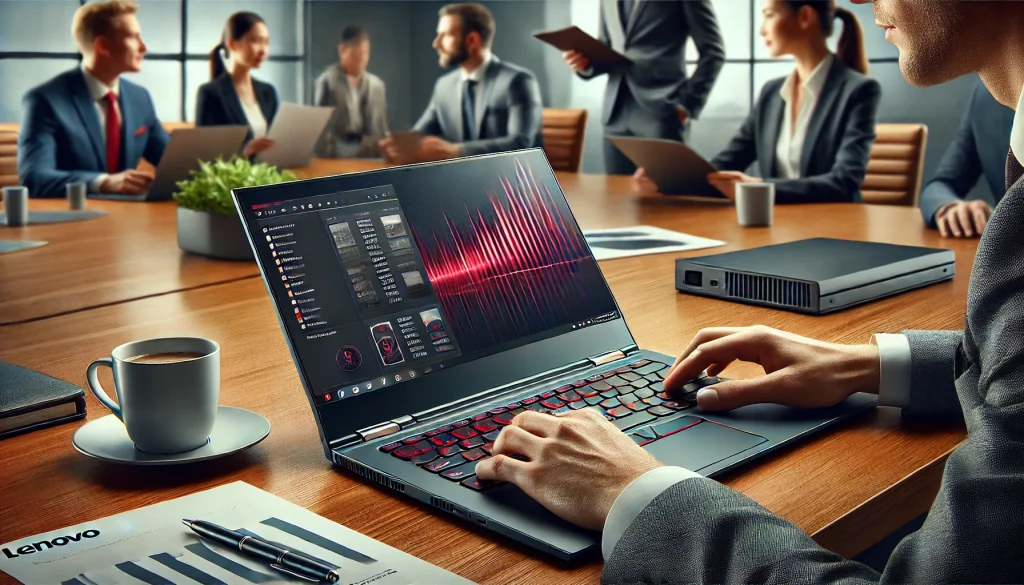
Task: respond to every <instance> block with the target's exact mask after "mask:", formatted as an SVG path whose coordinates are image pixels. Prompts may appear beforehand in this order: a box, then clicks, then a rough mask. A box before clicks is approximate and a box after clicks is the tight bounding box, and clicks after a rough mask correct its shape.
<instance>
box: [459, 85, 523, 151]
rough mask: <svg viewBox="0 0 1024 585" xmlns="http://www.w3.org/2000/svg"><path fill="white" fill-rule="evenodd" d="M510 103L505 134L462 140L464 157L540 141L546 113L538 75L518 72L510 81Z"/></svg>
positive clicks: (513, 148)
mask: <svg viewBox="0 0 1024 585" xmlns="http://www.w3.org/2000/svg"><path fill="white" fill-rule="evenodd" d="M509 102H510V103H509V111H508V130H507V131H506V133H505V136H502V137H501V138H489V139H486V140H473V141H471V142H463V143H462V155H463V156H471V155H474V154H487V153H491V152H506V151H509V150H518V149H521V148H530V147H531V146H533V145H534V144H536V143H537V137H538V136H539V135H540V127H541V117H542V114H543V106H542V104H541V98H540V85H539V84H538V83H537V78H536V77H534V76H533V75H532V74H529V73H519V74H517V75H516V76H515V78H514V79H513V80H512V82H511V83H510V84H509Z"/></svg>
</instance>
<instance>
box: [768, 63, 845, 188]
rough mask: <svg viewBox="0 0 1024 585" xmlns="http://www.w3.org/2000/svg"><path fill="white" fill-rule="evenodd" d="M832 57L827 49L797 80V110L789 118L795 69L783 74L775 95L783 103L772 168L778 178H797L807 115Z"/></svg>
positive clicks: (823, 85) (809, 121)
mask: <svg viewBox="0 0 1024 585" xmlns="http://www.w3.org/2000/svg"><path fill="white" fill-rule="evenodd" d="M834 58H835V57H834V56H833V55H832V54H831V53H830V54H829V55H828V56H827V57H825V58H824V59H822V60H821V63H818V66H817V67H815V68H814V71H812V72H811V74H810V75H809V76H808V77H807V79H805V80H803V83H801V84H800V97H801V101H800V111H799V112H797V115H796V120H794V119H793V115H792V112H793V105H792V104H793V100H795V99H796V96H795V95H794V94H793V91H794V89H795V88H794V85H795V79H796V71H794V72H793V73H791V74H790V76H789V77H787V78H786V82H785V83H783V84H782V87H781V88H780V89H779V95H781V96H782V101H783V103H784V104H785V112H784V113H783V116H782V118H783V123H782V131H781V132H779V141H778V143H777V144H776V148H775V169H776V171H777V172H778V175H779V178H780V179H798V178H800V162H801V158H802V155H803V149H804V142H805V141H806V139H807V126H808V125H809V124H810V123H811V116H812V115H813V114H814V107H815V106H816V105H817V104H818V98H819V97H820V96H821V92H822V90H823V89H824V88H825V82H826V81H827V80H828V72H829V70H830V69H831V67H832V59H834Z"/></svg>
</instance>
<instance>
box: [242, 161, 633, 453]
mask: <svg viewBox="0 0 1024 585" xmlns="http://www.w3.org/2000/svg"><path fill="white" fill-rule="evenodd" d="M234 196H235V198H236V203H237V207H238V209H239V211H240V213H241V215H242V218H243V220H244V224H245V228H246V231H247V233H248V235H249V239H250V242H251V243H252V245H253V248H254V250H255V253H256V258H257V261H258V263H259V264H260V269H261V272H262V273H263V276H264V279H265V281H266V283H267V286H268V289H269V290H270V293H271V296H272V298H273V300H274V303H275V306H276V308H277V310H278V316H279V318H280V320H281V324H282V327H283V329H284V332H285V337H286V338H287V339H288V341H289V345H290V348H291V350H292V354H293V357H294V358H295V362H296V366H297V367H298V370H299V373H300V377H301V379H302V381H303V384H304V385H305V388H306V390H307V394H308V396H309V398H310V401H311V403H312V404H313V409H314V412H315V413H316V415H317V421H318V424H319V425H320V428H321V431H322V432H323V433H324V437H325V439H326V440H327V441H328V442H330V441H333V440H335V439H338V438H340V437H344V436H346V435H349V434H351V433H353V432H355V431H356V430H359V429H363V428H367V427H369V426H372V425H375V424H378V423H381V422H383V421H387V420H391V419H395V418H398V417H401V416H404V415H406V414H411V413H416V412H422V411H424V410H428V409H430V408H433V407H435V406H438V405H443V404H447V403H450V402H452V401H455V400H458V399H460V398H465V397H467V396H472V395H475V394H479V393H480V392H482V391H485V390H487V389H490V388H495V387H499V386H503V385H507V384H509V383H512V382H515V381H516V380H522V379H524V378H528V377H530V376H534V375H536V374H539V373H543V372H547V371H550V370H552V369H556V368H559V367H563V366H565V365H567V364H571V363H574V362H579V361H581V360H585V359H586V358H588V357H592V356H596V355H600V354H603V353H607V352H610V351H614V350H617V349H621V348H625V347H629V346H632V345H633V339H632V337H631V336H630V334H629V331H628V329H627V328H626V325H625V323H624V321H623V320H622V319H621V318H620V313H619V310H618V307H617V306H616V304H615V300H614V298H613V297H612V294H611V291H610V290H609V288H608V286H607V284H606V282H605V280H604V278H603V276H602V274H601V272H600V269H599V268H598V265H597V262H596V261H595V260H594V258H593V255H592V254H591V252H590V249H589V247H588V246H587V244H586V241H585V240H584V238H583V235H582V234H581V232H580V229H579V227H578V225H577V224H576V221H575V219H574V218H573V216H572V213H571V212H570V210H569V207H568V205H567V204H566V201H565V197H564V196H563V194H562V192H561V190H560V188H559V186H558V183H557V181H556V180H555V176H554V174H553V173H552V171H551V167H550V165H549V164H548V161H547V159H546V158H545V157H544V154H543V151H541V150H539V149H533V150H527V151H518V152H513V153H505V154H499V155H488V156H480V157H471V158H464V159H458V160H454V161H446V162H441V163H431V164H421V165H413V166H407V167H397V168H391V169H383V170H378V171H370V172H363V173H352V174H346V175H339V176H334V177H326V178H321V179H312V180H307V181H298V182H292V183H284V184H280V185H272V186H267V187H253V188H246V189H239V190H236V191H235V192H234Z"/></svg>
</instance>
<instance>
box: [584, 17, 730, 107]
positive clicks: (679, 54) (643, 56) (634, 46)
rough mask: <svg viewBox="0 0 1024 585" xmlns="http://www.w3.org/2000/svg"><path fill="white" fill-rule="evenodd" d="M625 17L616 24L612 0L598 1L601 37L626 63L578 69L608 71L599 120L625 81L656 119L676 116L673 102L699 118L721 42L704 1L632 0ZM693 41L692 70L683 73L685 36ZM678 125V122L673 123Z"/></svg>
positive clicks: (715, 74) (593, 73) (719, 64)
mask: <svg viewBox="0 0 1024 585" xmlns="http://www.w3.org/2000/svg"><path fill="white" fill-rule="evenodd" d="M632 1H633V2H634V7H633V9H632V11H631V12H630V18H629V22H628V23H627V26H626V27H623V26H622V17H621V16H620V13H619V2H618V0H601V28H600V38H601V42H603V43H605V44H606V45H608V46H610V47H611V48H612V49H615V50H616V51H618V52H620V53H622V54H624V55H626V56H627V57H629V59H630V60H631V61H632V63H631V64H629V65H621V66H616V67H613V68H609V67H607V66H600V65H596V64H595V65H594V66H593V67H592V68H591V70H590V71H588V72H587V73H585V74H581V77H584V78H589V77H594V76H597V75H602V74H605V73H607V74H608V87H607V88H606V89H605V94H604V112H603V114H602V121H603V122H604V123H605V124H607V123H608V122H609V120H611V117H612V113H613V112H614V111H615V107H616V105H617V104H618V102H619V101H620V100H621V99H622V98H621V96H620V94H619V87H620V85H621V84H623V83H624V84H626V87H627V88H628V89H629V92H630V94H632V96H633V99H634V100H635V102H636V103H638V104H639V105H640V106H641V107H643V108H644V109H645V110H647V111H648V113H649V114H650V115H651V116H652V117H654V118H658V119H665V120H673V119H676V120H677V118H676V113H675V106H676V105H680V106H683V107H685V108H686V109H687V110H689V111H690V116H691V117H692V118H695V119H696V118H698V117H700V112H701V110H703V109H704V104H705V103H707V101H708V95H709V94H710V93H711V88H712V87H713V86H714V84H715V80H716V79H717V78H718V72H719V71H721V69H722V64H723V63H725V44H724V43H723V42H722V36H721V34H719V31H718V21H717V19H716V18H715V11H714V9H713V8H712V7H711V2H710V0H632ZM688 38H693V42H694V44H695V45H696V46H697V70H696V71H694V73H693V77H690V78H687V76H686V40H687V39H688ZM676 124H678V121H677V122H676Z"/></svg>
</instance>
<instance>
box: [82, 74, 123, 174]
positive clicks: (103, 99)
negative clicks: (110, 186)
mask: <svg viewBox="0 0 1024 585" xmlns="http://www.w3.org/2000/svg"><path fill="white" fill-rule="evenodd" d="M82 74H83V75H84V76H85V87H86V89H88V90H89V95H91V96H92V101H93V103H94V104H95V105H96V114H97V115H98V116H99V120H100V135H101V136H102V137H103V146H104V148H105V147H106V145H107V94H108V93H110V92H114V95H115V96H117V97H118V98H120V97H121V83H120V78H117V79H115V80H114V84H113V85H111V86H107V85H106V84H105V83H103V82H102V81H100V80H99V79H96V78H95V77H93V75H92V73H89V72H88V71H86V70H85V66H84V65H83V66H82ZM114 110H116V111H117V115H118V116H120V115H121V104H120V103H118V102H114ZM122 148H124V146H123V145H122ZM103 152H106V150H104V151H103ZM105 180H107V173H102V174H100V175H99V176H97V177H96V178H95V179H93V180H92V181H91V182H90V183H89V190H90V191H93V192H97V191H99V190H100V185H102V184H103V181H105Z"/></svg>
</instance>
